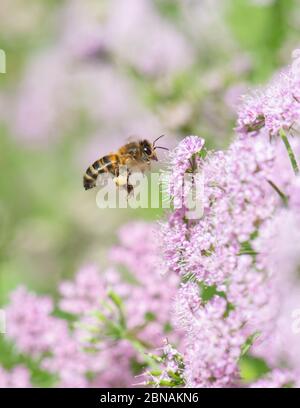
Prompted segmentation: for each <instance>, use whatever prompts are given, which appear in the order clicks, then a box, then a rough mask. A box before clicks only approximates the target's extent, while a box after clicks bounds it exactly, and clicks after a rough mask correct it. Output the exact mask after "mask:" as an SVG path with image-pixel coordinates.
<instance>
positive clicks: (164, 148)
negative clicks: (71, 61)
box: [154, 146, 170, 151]
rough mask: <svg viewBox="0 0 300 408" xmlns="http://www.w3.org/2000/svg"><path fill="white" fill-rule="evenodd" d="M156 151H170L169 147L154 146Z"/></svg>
mask: <svg viewBox="0 0 300 408" xmlns="http://www.w3.org/2000/svg"><path fill="white" fill-rule="evenodd" d="M154 149H163V150H168V151H169V150H170V149H168V148H167V147H163V146H154Z"/></svg>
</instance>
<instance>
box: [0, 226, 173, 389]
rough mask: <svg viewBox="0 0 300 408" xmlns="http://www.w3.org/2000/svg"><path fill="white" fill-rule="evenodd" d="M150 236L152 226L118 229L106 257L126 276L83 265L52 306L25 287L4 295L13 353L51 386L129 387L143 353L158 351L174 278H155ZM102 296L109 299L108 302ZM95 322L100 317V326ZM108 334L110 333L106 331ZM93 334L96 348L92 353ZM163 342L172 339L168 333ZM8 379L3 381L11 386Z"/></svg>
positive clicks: (154, 244) (157, 275) (157, 263)
mask: <svg viewBox="0 0 300 408" xmlns="http://www.w3.org/2000/svg"><path fill="white" fill-rule="evenodd" d="M156 234H157V227H155V226H153V225H151V224H145V223H133V224H130V225H126V226H124V227H122V228H121V230H120V233H119V238H120V244H119V245H118V246H115V247H114V248H113V249H112V250H111V254H110V259H111V261H112V263H114V264H115V265H117V264H120V266H121V267H122V270H124V269H126V271H127V272H126V276H122V273H121V272H120V271H119V270H118V268H117V267H115V268H114V269H109V270H107V271H105V272H104V273H100V272H99V270H98V269H97V268H96V267H95V266H93V265H89V266H86V267H84V268H82V269H81V270H80V271H79V272H78V274H77V275H76V276H75V278H74V280H73V281H66V282H63V283H61V285H60V288H59V291H60V300H59V302H58V305H57V306H56V305H54V303H53V301H52V300H51V298H50V297H48V296H37V295H35V294H33V293H30V292H28V290H27V289H25V288H19V289H17V290H16V291H15V292H13V293H12V295H11V301H10V304H9V305H8V307H7V309H6V312H7V321H8V333H7V334H8V338H9V339H10V340H11V341H13V342H14V344H15V345H16V348H17V350H18V351H19V352H22V353H25V354H26V355H29V356H31V357H32V358H34V359H36V360H38V361H40V366H41V368H42V369H43V370H45V371H48V372H50V373H53V374H55V375H56V376H57V377H58V382H57V383H56V385H57V386H59V387H94V386H101V387H105V386H107V387H113V386H131V385H132V384H134V383H135V382H136V380H135V379H134V375H135V374H138V373H139V371H138V370H140V372H141V370H142V367H144V366H145V365H147V364H146V360H145V356H146V353H147V352H150V351H151V350H153V349H155V348H156V347H159V346H160V345H161V344H162V340H163V338H164V337H165V336H166V334H167V333H168V332H169V331H170V329H171V326H170V321H171V310H172V299H173V297H174V296H175V293H176V289H177V284H178V278H177V276H176V275H173V276H169V275H168V276H163V275H162V274H161V268H160V260H159V255H158V250H157V240H156V239H154V238H155V236H156ZM110 293H113V294H116V295H111V296H112V298H110V297H109V296H110V295H109V294H110ZM113 296H115V297H114V298H113ZM116 296H117V297H116ZM112 299H120V302H122V306H120V308H122V314H123V316H122V318H123V319H124V322H122V324H121V325H119V322H118V321H117V317H118V316H117V315H118V310H116V303H117V301H116V302H115V303H113V302H112ZM112 310H113V311H112ZM61 312H65V313H67V314H70V316H73V317H74V318H76V325H75V326H74V325H72V324H71V321H69V320H66V319H65V318H64V317H60V314H59V313H61ZM99 316H106V317H107V319H108V325H107V321H105V323H103V320H101V319H100V320H99V318H98V317H99ZM104 319H105V317H104ZM111 328H114V329H116V330H117V331H116V332H109V330H110V329H111ZM95 333H96V335H98V333H99V336H100V337H99V339H98V340H99V344H96V347H95V348H94V349H93V350H92V348H93V346H94V344H92V343H91V342H90V340H91V338H92V336H93V335H95ZM116 333H117V334H116ZM171 338H172V339H173V340H174V341H175V340H177V339H178V336H176V335H173V334H172V333H171ZM89 349H90V350H89ZM134 365H135V366H136V368H135V369H133V366H134ZM132 370H133V371H132ZM91 373H92V377H90V375H89V374H91ZM3 375H4V374H3ZM9 375H10V376H11V377H12V375H13V374H9ZM7 376H8V374H7V375H6V377H7ZM6 377H5V378H6ZM7 378H10V377H7ZM13 378H14V377H12V379H11V380H9V379H7V381H10V383H11V384H13V381H14V380H13ZM24 384H25V380H24ZM24 386H25V385H24Z"/></svg>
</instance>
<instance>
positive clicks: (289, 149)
mask: <svg viewBox="0 0 300 408" xmlns="http://www.w3.org/2000/svg"><path fill="white" fill-rule="evenodd" d="M279 134H280V137H281V139H282V141H283V143H284V145H285V147H286V150H287V152H288V155H289V158H290V162H291V164H292V167H293V170H294V172H295V174H298V173H299V167H298V164H297V160H296V157H295V155H294V152H293V149H292V146H291V145H290V142H289V140H288V138H287V136H286V134H285V131H284V130H283V129H280V131H279Z"/></svg>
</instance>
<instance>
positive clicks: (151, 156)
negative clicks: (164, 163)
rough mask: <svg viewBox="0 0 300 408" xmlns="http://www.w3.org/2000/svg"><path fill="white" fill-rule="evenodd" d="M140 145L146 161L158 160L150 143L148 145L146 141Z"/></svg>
mask: <svg viewBox="0 0 300 408" xmlns="http://www.w3.org/2000/svg"><path fill="white" fill-rule="evenodd" d="M140 145H141V149H142V152H143V155H144V157H145V159H146V161H148V162H150V160H155V161H157V160H158V159H157V155H156V152H155V149H154V146H153V144H152V143H150V142H149V141H148V140H142V141H141V142H140Z"/></svg>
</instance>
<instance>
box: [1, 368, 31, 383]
mask: <svg viewBox="0 0 300 408" xmlns="http://www.w3.org/2000/svg"><path fill="white" fill-rule="evenodd" d="M0 388H31V383H30V373H29V371H28V370H27V369H26V368H25V367H23V366H17V367H15V368H14V369H12V370H11V371H6V370H4V369H3V368H2V367H0Z"/></svg>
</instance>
